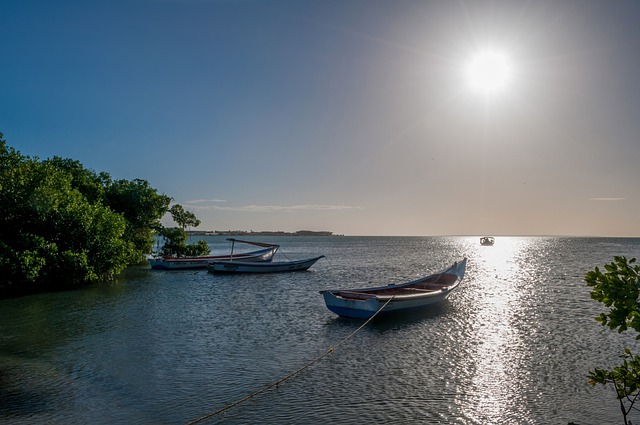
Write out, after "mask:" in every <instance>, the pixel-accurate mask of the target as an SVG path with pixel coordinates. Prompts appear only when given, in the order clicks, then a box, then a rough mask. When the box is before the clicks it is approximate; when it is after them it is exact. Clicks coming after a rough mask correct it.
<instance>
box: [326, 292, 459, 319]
mask: <svg viewBox="0 0 640 425" xmlns="http://www.w3.org/2000/svg"><path fill="white" fill-rule="evenodd" d="M450 293H451V291H444V292H442V293H440V294H438V295H437V296H435V297H431V298H428V299H417V300H400V299H399V300H395V299H392V300H391V301H389V300H388V299H378V298H375V297H373V298H370V299H368V300H353V299H345V298H341V297H338V296H335V295H333V294H332V293H330V292H324V293H323V294H322V295H323V297H324V302H325V304H326V305H327V308H328V309H329V310H330V311H332V312H334V313H335V314H337V315H338V316H342V317H351V318H354V319H368V318H370V317H371V316H373V315H374V314H375V313H376V312H377V311H378V310H380V308H381V307H382V306H384V305H385V303H386V302H387V301H389V304H387V305H386V306H385V308H384V310H383V311H381V312H380V316H388V315H392V314H400V313H403V314H404V313H410V312H413V311H419V310H423V309H426V308H429V307H430V306H432V305H433V304H439V303H441V302H443V301H444V300H445V299H447V297H448V296H449V294H450Z"/></svg>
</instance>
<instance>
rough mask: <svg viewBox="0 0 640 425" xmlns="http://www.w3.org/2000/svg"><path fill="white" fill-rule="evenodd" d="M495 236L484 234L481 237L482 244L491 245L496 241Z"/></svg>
mask: <svg viewBox="0 0 640 425" xmlns="http://www.w3.org/2000/svg"><path fill="white" fill-rule="evenodd" d="M495 241H496V240H495V239H494V238H493V236H483V237H481V238H480V245H484V246H491V245H493V244H494V243H495Z"/></svg>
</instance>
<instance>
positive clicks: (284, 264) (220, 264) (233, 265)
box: [207, 255, 324, 274]
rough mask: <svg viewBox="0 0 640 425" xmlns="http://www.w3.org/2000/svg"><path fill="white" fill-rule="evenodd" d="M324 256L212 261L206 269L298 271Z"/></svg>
mask: <svg viewBox="0 0 640 425" xmlns="http://www.w3.org/2000/svg"><path fill="white" fill-rule="evenodd" d="M321 258H324V255H321V256H319V257H314V258H309V259H306V260H299V261H281V262H269V263H267V262H262V263H254V262H247V261H244V260H240V261H236V260H233V261H212V262H211V263H209V265H208V266H207V270H208V271H209V272H211V273H217V274H218V273H227V274H231V273H284V272H299V271H305V270H308V269H309V267H311V266H312V265H314V264H315V263H316V261H318V260H319V259H321Z"/></svg>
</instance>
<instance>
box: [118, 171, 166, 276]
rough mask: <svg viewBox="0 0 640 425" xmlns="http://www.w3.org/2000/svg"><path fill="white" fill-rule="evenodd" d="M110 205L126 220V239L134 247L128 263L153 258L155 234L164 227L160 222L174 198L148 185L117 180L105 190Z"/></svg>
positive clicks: (135, 181)
mask: <svg viewBox="0 0 640 425" xmlns="http://www.w3.org/2000/svg"><path fill="white" fill-rule="evenodd" d="M105 199H106V203H107V205H108V206H109V207H110V208H111V209H112V210H113V211H115V212H117V213H120V214H121V215H122V216H123V217H124V218H125V220H126V231H125V236H124V239H125V240H126V241H127V242H129V243H131V244H132V247H133V249H132V251H131V257H130V258H129V263H138V262H140V261H142V260H144V256H145V254H150V253H151V250H152V248H153V242H154V238H155V234H156V232H157V231H158V230H159V229H160V228H161V227H162V225H161V224H160V219H161V218H162V216H164V214H165V213H166V212H167V207H168V206H169V203H170V202H171V198H170V197H168V196H166V195H158V193H157V192H156V190H155V189H153V188H152V187H151V186H150V185H149V182H147V181H146V180H140V179H135V180H133V181H128V180H117V181H115V182H112V183H110V184H109V185H108V186H107V188H106V190H105Z"/></svg>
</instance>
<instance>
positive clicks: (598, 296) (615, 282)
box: [585, 256, 640, 425]
mask: <svg viewBox="0 0 640 425" xmlns="http://www.w3.org/2000/svg"><path fill="white" fill-rule="evenodd" d="M635 262H636V259H635V258H632V259H630V260H627V258H626V257H621V256H616V257H614V261H613V262H611V263H610V264H606V265H605V266H604V268H605V270H606V272H605V273H603V272H601V271H600V269H599V268H598V267H596V268H595V270H592V271H590V272H588V273H587V275H586V276H585V281H586V283H587V285H588V286H590V287H592V288H593V289H592V291H591V298H593V299H594V300H596V301H599V302H601V303H603V304H604V305H605V307H607V308H609V311H608V313H602V314H600V316H598V317H597V318H596V320H597V321H598V322H600V323H601V324H602V325H603V326H608V327H609V329H611V330H617V331H618V333H622V332H624V331H626V330H628V329H629V328H631V329H634V330H635V331H636V332H637V333H638V335H637V336H636V339H640V301H639V299H638V296H639V295H640V266H638V265H634V263H635ZM620 357H621V358H622V359H623V362H622V364H621V365H620V366H617V367H614V368H613V369H611V370H606V369H595V370H593V371H590V372H589V383H590V384H591V385H597V384H602V385H608V384H613V386H614V388H615V390H616V395H617V398H618V401H619V402H620V411H621V412H622V416H623V420H624V424H625V425H630V424H631V421H629V420H628V417H629V413H630V412H631V410H636V411H640V410H639V409H638V408H636V407H634V404H635V402H636V401H637V400H638V397H640V357H639V356H638V355H636V354H633V353H632V352H631V350H630V349H629V348H625V349H624V353H623V354H622V355H621V356H620Z"/></svg>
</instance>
